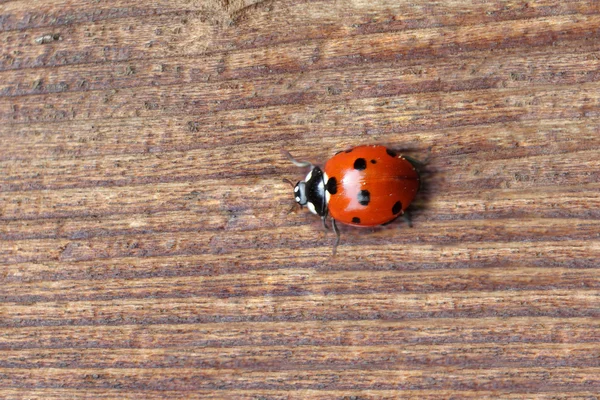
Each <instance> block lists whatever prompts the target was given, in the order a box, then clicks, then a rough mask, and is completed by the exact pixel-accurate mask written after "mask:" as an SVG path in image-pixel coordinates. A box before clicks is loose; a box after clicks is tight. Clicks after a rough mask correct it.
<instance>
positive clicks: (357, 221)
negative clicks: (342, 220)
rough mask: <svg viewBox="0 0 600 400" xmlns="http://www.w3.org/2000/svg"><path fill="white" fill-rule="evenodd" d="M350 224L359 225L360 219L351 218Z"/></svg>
mask: <svg viewBox="0 0 600 400" xmlns="http://www.w3.org/2000/svg"><path fill="white" fill-rule="evenodd" d="M352 223H354V224H360V218H358V217H353V218H352Z"/></svg>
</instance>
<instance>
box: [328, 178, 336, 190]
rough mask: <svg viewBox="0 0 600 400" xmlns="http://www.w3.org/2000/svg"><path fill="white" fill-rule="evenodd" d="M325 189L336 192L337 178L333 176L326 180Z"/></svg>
mask: <svg viewBox="0 0 600 400" xmlns="http://www.w3.org/2000/svg"><path fill="white" fill-rule="evenodd" d="M327 191H328V192H329V193H331V194H336V193H337V179H335V177H334V176H332V177H331V178H329V180H328V181H327Z"/></svg>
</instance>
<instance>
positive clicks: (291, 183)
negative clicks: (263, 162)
mask: <svg viewBox="0 0 600 400" xmlns="http://www.w3.org/2000/svg"><path fill="white" fill-rule="evenodd" d="M283 182H285V183H289V184H290V186H291V187H292V188H294V187H296V185H294V182H292V181H290V180H289V179H288V178H283Z"/></svg>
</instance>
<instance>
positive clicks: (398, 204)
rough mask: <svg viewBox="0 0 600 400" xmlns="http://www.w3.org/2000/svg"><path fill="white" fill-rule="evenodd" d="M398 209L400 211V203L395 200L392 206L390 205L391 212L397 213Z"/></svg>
mask: <svg viewBox="0 0 600 400" xmlns="http://www.w3.org/2000/svg"><path fill="white" fill-rule="evenodd" d="M400 211H402V203H401V202H399V201H397V202H396V203H395V204H394V207H392V214H394V215H396V214H398V213H399V212H400Z"/></svg>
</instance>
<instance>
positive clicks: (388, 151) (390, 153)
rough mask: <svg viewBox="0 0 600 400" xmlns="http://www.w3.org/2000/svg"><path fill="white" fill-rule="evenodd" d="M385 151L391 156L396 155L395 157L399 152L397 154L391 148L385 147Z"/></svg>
mask: <svg viewBox="0 0 600 400" xmlns="http://www.w3.org/2000/svg"><path fill="white" fill-rule="evenodd" d="M385 152H386V153H388V155H389V156H391V157H394V158H396V156H397V155H398V154H396V152H395V151H392V150H390V149H385Z"/></svg>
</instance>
